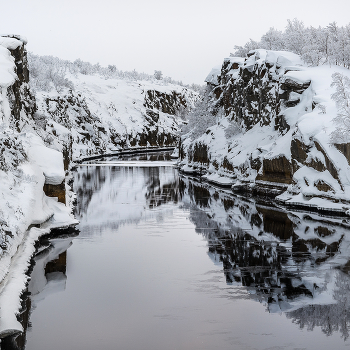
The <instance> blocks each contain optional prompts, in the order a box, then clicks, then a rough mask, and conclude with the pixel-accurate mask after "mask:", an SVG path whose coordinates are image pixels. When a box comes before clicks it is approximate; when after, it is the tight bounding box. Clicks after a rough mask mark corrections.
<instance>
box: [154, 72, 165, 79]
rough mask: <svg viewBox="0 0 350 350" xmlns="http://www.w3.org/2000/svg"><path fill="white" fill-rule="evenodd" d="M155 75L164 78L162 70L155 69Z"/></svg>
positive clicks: (157, 77)
mask: <svg viewBox="0 0 350 350" xmlns="http://www.w3.org/2000/svg"><path fill="white" fill-rule="evenodd" d="M154 77H155V78H156V79H157V80H162V78H163V73H162V71H161V70H155V71H154Z"/></svg>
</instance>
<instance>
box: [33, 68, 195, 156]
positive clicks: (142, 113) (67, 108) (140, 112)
mask: <svg viewBox="0 0 350 350" xmlns="http://www.w3.org/2000/svg"><path fill="white" fill-rule="evenodd" d="M67 76H68V77H69V79H70V81H72V83H73V84H74V90H72V89H69V88H65V89H62V91H60V92H59V93H58V92H57V91H56V90H54V89H52V91H51V92H49V93H48V92H44V91H37V93H36V101H37V107H38V110H37V112H36V113H35V116H34V117H35V120H36V124H37V129H38V130H40V133H41V134H42V135H43V138H44V140H45V141H46V142H47V143H48V144H49V145H51V146H52V147H56V148H57V149H59V148H60V147H61V148H62V150H63V151H64V152H66V153H67V157H71V158H73V159H80V158H84V157H88V156H94V155H99V154H106V153H113V152H115V151H116V150H120V149H122V148H125V147H134V146H136V147H139V146H141V147H142V146H143V147H144V146H175V145H176V143H177V139H178V131H179V125H181V123H182V122H183V120H182V118H181V116H180V114H181V112H182V110H186V109H189V108H191V107H192V106H193V103H194V101H195V100H196V99H197V98H198V97H197V95H198V94H197V93H195V92H194V91H192V90H190V89H187V88H184V87H182V86H178V85H173V84H167V85H163V84H162V83H160V82H157V81H154V82H148V81H136V80H123V79H105V78H104V77H102V76H99V75H98V74H95V75H84V74H80V73H77V74H75V75H73V74H69V73H67ZM55 144H56V146H54V145H55ZM57 144H58V145H61V146H57Z"/></svg>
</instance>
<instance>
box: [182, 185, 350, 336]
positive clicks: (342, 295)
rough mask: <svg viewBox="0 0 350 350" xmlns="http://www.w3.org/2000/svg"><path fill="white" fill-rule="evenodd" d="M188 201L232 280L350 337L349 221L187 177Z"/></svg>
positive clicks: (308, 322)
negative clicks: (271, 203)
mask: <svg viewBox="0 0 350 350" xmlns="http://www.w3.org/2000/svg"><path fill="white" fill-rule="evenodd" d="M182 181H183V182H184V183H185V185H184V186H183V187H184V188H185V192H184V193H183V196H182V201H183V202H184V206H185V207H186V208H188V209H189V210H190V218H191V220H192V221H193V222H194V223H195V225H196V227H197V232H198V233H200V234H202V235H203V236H204V237H206V239H207V240H208V246H209V255H210V256H211V258H212V259H213V260H214V261H218V260H219V261H221V262H222V263H223V267H224V274H225V278H226V282H227V283H228V284H240V285H243V286H245V287H247V288H248V290H249V292H250V293H251V295H252V297H253V298H255V299H256V300H258V301H259V302H261V303H263V304H265V305H266V308H267V310H268V311H269V312H285V313H286V316H287V317H288V318H290V319H291V320H292V321H293V322H294V323H297V324H298V325H299V326H300V327H301V328H307V329H308V330H313V329H314V328H315V327H321V329H322V331H323V332H324V333H325V334H327V335H330V334H332V333H333V332H334V331H339V332H340V333H341V336H342V337H343V338H344V339H347V338H348V336H349V325H350V279H349V275H348V272H349V266H350V260H349V253H350V251H349V247H350V240H349V238H348V237H349V233H350V231H349V222H348V220H344V219H343V218H342V219H337V218H324V217H320V216H317V215H314V214H310V213H301V212H285V211H283V210H282V209H276V208H275V209H271V208H268V207H266V206H263V205H259V204H257V203H256V202H255V201H253V200H247V199H246V198H240V197H234V196H232V194H231V193H229V192H228V191H221V190H218V189H215V188H213V187H211V186H207V185H205V184H201V183H198V182H196V181H193V180H189V179H187V178H183V179H182Z"/></svg>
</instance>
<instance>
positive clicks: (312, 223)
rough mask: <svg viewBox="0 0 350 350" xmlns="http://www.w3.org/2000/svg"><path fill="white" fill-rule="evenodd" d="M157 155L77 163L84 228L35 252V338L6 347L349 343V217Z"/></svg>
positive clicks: (153, 348) (29, 303)
mask: <svg viewBox="0 0 350 350" xmlns="http://www.w3.org/2000/svg"><path fill="white" fill-rule="evenodd" d="M153 158H155V159H153ZM153 158H152V159H151V158H150V156H146V155H144V156H142V157H141V159H140V158H135V159H132V160H129V162H130V163H127V164H125V161H124V163H123V160H115V159H106V160H105V161H108V162H110V163H109V165H108V164H104V163H103V162H102V163H101V162H100V163H99V164H98V166H94V165H92V164H90V165H86V166H80V167H79V168H78V170H77V171H76V173H75V179H74V191H75V192H76V193H77V206H76V216H77V218H78V219H79V220H80V224H79V226H78V229H79V231H80V233H79V236H77V237H74V236H69V235H67V236H64V237H61V238H56V239H54V240H51V241H50V246H49V247H48V248H47V249H46V250H43V251H42V252H41V253H40V254H38V255H37V257H36V265H35V267H34V270H33V273H32V280H31V282H30V285H29V288H28V293H29V294H30V297H29V298H28V299H27V300H26V308H27V310H28V311H29V315H26V313H25V312H24V314H23V315H22V317H23V319H24V321H23V322H24V324H26V326H28V328H27V329H26V334H25V335H24V336H23V337H18V338H17V340H16V339H13V338H12V339H7V340H6V341H4V342H3V343H2V349H4V348H7V349H15V348H18V349H19V348H21V349H24V348H25V349H27V350H41V349H42V350H44V349H45V350H47V349H51V350H55V349H77V350H78V349H130V350H137V349H142V350H148V349H149V350H157V349H271V350H272V349H273V350H279V349H298V350H300V349H331V348H332V349H343V348H348V347H349V346H350V341H349V339H348V337H349V329H350V279H349V269H350V260H349V257H350V244H349V243H350V240H349V234H350V231H349V228H348V227H349V225H348V222H347V221H346V220H344V219H336V218H333V219H332V218H325V217H318V216H317V215H315V214H310V213H303V212H285V211H284V210H282V209H279V210H272V209H271V208H268V207H266V206H265V205H263V204H258V203H257V202H256V201H254V200H250V199H245V198H243V197H236V196H233V195H232V194H231V193H230V192H229V191H227V190H220V189H217V188H214V187H211V186H209V185H206V184H203V183H200V182H198V181H195V180H191V179H189V178H186V177H183V176H179V175H178V173H177V170H176V169H175V168H174V167H173V166H171V165H170V163H169V162H168V163H165V162H164V163H162V164H160V163H159V162H157V161H158V160H157V159H156V157H153ZM150 160H152V161H156V162H157V163H154V164H156V165H157V166H152V164H151V165H149V163H148V162H149V161H150ZM137 161H138V162H137ZM141 162H142V163H141ZM130 165H132V166H130ZM28 316H29V321H28V320H27V318H28ZM23 344H26V345H25V346H24V345H23Z"/></svg>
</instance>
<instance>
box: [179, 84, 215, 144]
mask: <svg viewBox="0 0 350 350" xmlns="http://www.w3.org/2000/svg"><path fill="white" fill-rule="evenodd" d="M209 98H210V90H209V88H208V87H207V88H206V90H204V92H203V94H202V96H201V98H200V99H199V100H198V101H197V103H196V104H195V107H194V108H193V109H192V110H191V111H190V113H189V114H188V115H187V119H188V124H187V125H184V126H183V128H182V134H187V136H188V137H190V138H191V139H195V138H197V137H198V136H201V135H203V134H204V133H205V131H206V130H207V129H208V128H209V127H211V126H213V125H215V123H216V115H215V114H214V113H213V111H212V110H210V108H209Z"/></svg>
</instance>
